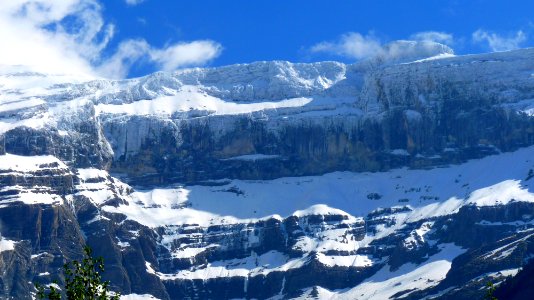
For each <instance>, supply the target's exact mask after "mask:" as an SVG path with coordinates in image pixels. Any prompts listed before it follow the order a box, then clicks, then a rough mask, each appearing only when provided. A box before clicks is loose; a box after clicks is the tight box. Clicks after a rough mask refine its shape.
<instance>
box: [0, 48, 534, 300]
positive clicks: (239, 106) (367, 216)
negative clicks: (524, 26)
mask: <svg viewBox="0 0 534 300" xmlns="http://www.w3.org/2000/svg"><path fill="white" fill-rule="evenodd" d="M532 70H534V50H532V49H526V50H519V51H514V52H506V53H493V54H484V55H473V56H465V57H449V58H442V59H435V58H434V59H423V60H420V61H416V62H410V63H400V62H394V61H392V62H387V63H379V62H378V61H374V62H364V63H359V64H354V65H344V64H340V63H336V62H323V63H314V64H291V63H287V62H258V63H253V64H248V65H234V66H228V67H221V68H213V69H190V70H184V71H179V72H175V73H155V74H153V75H150V76H147V77H143V78H138V79H132V80H124V81H108V80H102V79H93V78H78V77H77V78H74V77H72V76H64V75H54V74H37V73H31V72H27V71H26V70H24V69H23V68H20V67H10V68H4V69H2V70H0V220H1V223H0V225H1V227H0V271H1V272H0V274H1V275H0V288H1V293H2V295H3V296H2V297H5V298H13V299H29V298H30V297H31V293H32V291H33V288H32V286H33V282H42V283H49V282H51V280H53V279H59V280H60V281H61V280H62V275H61V267H62V264H63V263H64V262H65V261H69V260H72V259H76V258H79V257H80V256H81V254H82V251H81V249H82V247H83V245H84V244H88V245H90V246H91V247H92V248H93V249H94V251H95V254H96V255H101V256H103V257H104V259H105V261H106V273H105V276H104V277H105V279H109V280H111V282H112V286H113V289H115V290H117V291H120V292H121V293H123V294H130V295H132V294H133V295H138V296H139V295H148V294H150V295H153V296H154V297H157V298H159V299H182V298H189V299H204V298H219V299H231V298H258V299H266V298H275V299H278V298H280V299H281V298H300V299H307V298H314V297H316V298H317V297H318V298H341V299H346V298H365V299H386V298H390V297H392V298H408V299H420V298H423V297H430V298H432V297H438V298H439V297H441V298H444V299H448V298H462V299H463V298H465V299H467V298H472V297H478V296H480V295H481V294H483V292H484V289H481V288H482V287H484V286H485V284H486V282H487V281H492V282H494V283H496V284H497V283H499V282H501V281H502V280H504V279H505V278H507V277H510V276H513V275H515V274H516V273H517V272H518V271H519V269H520V268H521V267H522V266H523V265H525V264H527V263H528V261H529V259H530V257H531V256H532V254H533V249H532V246H531V242H532V241H531V240H532V229H533V228H532V226H533V224H534V220H533V216H534V211H533V210H534V206H533V203H534V194H533V192H532V187H531V186H532V182H533V180H534V173H533V171H532V170H533V169H534V161H533V160H532V157H533V156H532V154H533V153H534V148H532V145H534V119H533V115H534V113H533V111H534V104H533V103H534V102H533V101H532V100H531V99H533V98H534V95H533V94H534V92H533V91H534V81H532V74H531V72H532ZM110 174H112V175H110ZM139 297H141V296H139Z"/></svg>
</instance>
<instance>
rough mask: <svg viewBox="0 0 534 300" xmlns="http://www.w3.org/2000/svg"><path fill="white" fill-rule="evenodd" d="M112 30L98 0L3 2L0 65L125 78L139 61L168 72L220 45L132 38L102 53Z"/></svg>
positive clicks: (203, 58)
mask: <svg viewBox="0 0 534 300" xmlns="http://www.w3.org/2000/svg"><path fill="white" fill-rule="evenodd" d="M65 20H68V22H65ZM114 31H115V28H114V25H113V24H108V23H106V22H105V21H104V19H103V16H102V12H101V6H100V3H99V2H98V1H97V0H2V5H0V40H1V41H2V47H0V64H4V65H25V66H28V67H30V68H31V69H33V70H35V71H42V72H57V73H76V74H80V73H81V74H88V75H92V76H104V77H114V78H115V77H124V76H127V75H128V71H129V69H130V67H131V66H132V65H133V64H134V63H136V62H139V61H144V62H145V63H150V64H154V65H157V66H158V67H161V68H162V69H164V70H169V71H170V70H174V69H176V68H180V67H184V66H191V65H202V64H205V63H207V62H209V61H210V60H212V59H213V58H215V57H217V56H218V55H219V54H220V52H221V49H222V47H221V45H220V44H218V43H216V42H213V41H204V40H202V41H192V42H189V43H183V42H181V43H176V44H173V45H169V46H166V47H164V48H162V49H158V48H154V47H152V46H150V45H149V44H148V43H147V42H146V41H145V40H143V39H132V40H124V41H121V42H120V43H119V46H118V48H117V50H116V51H115V53H114V54H112V55H111V56H109V57H104V54H103V53H104V50H106V49H107V47H108V44H109V41H110V40H111V39H112V38H113V35H114Z"/></svg>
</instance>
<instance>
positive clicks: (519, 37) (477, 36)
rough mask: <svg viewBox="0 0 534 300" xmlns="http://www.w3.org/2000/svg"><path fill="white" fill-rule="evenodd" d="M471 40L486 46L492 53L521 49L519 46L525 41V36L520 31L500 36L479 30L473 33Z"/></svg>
mask: <svg viewBox="0 0 534 300" xmlns="http://www.w3.org/2000/svg"><path fill="white" fill-rule="evenodd" d="M472 38H473V42H475V43H479V44H486V45H487V46H488V47H489V48H490V49H491V50H492V51H508V50H514V49H518V48H521V44H523V43H524V42H525V41H526V40H527V35H526V34H525V33H524V32H523V31H522V30H518V31H517V32H515V33H514V34H510V35H508V36H501V35H498V34H496V33H494V32H488V31H485V30H482V29H479V30H477V31H475V32H473V35H472Z"/></svg>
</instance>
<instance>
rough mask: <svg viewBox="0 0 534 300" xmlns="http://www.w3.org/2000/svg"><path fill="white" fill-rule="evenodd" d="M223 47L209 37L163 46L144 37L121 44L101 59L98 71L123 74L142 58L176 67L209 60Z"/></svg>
mask: <svg viewBox="0 0 534 300" xmlns="http://www.w3.org/2000/svg"><path fill="white" fill-rule="evenodd" d="M221 51H222V46H221V45H220V44H218V43H216V42H213V41H209V40H205V41H193V42H189V43H178V44H174V45H170V46H167V47H164V48H154V47H151V46H150V45H149V44H148V43H147V42H146V41H145V40H143V39H138V40H127V41H124V42H122V43H121V44H120V45H119V48H118V50H117V51H116V52H115V54H113V56H111V57H110V58H108V59H107V60H105V61H103V62H102V64H101V65H100V66H99V67H98V68H97V71H98V73H100V74H106V75H107V77H111V78H122V77H125V76H126V75H127V74H128V70H129V69H130V68H131V66H132V65H133V64H134V63H136V62H137V61H139V60H145V61H149V62H152V63H154V64H155V65H156V66H157V67H158V68H159V69H161V70H163V71H173V70H176V69H178V68H181V67H187V66H195V65H203V64H206V63H208V62H209V61H210V60H212V59H214V58H216V57H217V56H219V54H220V53H221Z"/></svg>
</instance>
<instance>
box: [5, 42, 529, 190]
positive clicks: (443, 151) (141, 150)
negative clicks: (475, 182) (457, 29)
mask: <svg viewBox="0 0 534 300" xmlns="http://www.w3.org/2000/svg"><path fill="white" fill-rule="evenodd" d="M533 58H534V50H532V49H527V50H518V51H513V52H506V53H492V54H483V55H471V56H461V57H452V58H444V59H434V60H426V61H425V60H423V61H420V62H413V63H404V64H394V65H387V64H386V65H373V64H372V63H370V62H367V63H360V64H355V65H343V64H340V63H335V62H324V63H313V64H291V63H287V62H258V63H253V64H249V65H233V66H228V67H221V68H213V69H190V70H185V71H180V72H176V73H155V74H153V75H150V76H147V77H143V78H139V79H133V80H126V81H105V80H97V81H95V80H93V81H83V80H80V82H79V83H58V84H55V85H52V86H48V87H47V88H46V92H41V93H42V94H38V95H37V97H40V98H41V99H42V100H41V102H39V105H35V104H36V103H32V101H30V100H23V101H20V99H19V98H17V96H16V95H17V93H18V94H22V95H24V93H25V92H28V90H24V89H21V88H20V87H19V88H18V89H17V88H11V89H7V88H5V89H4V90H3V92H4V93H6V94H7V95H9V96H10V97H12V98H13V99H19V101H15V100H14V102H17V103H15V104H18V105H7V104H6V105H4V107H3V109H2V111H0V116H1V117H3V118H4V119H2V120H4V121H6V124H8V123H7V122H11V125H10V126H2V127H3V128H4V130H3V133H2V136H0V141H2V140H3V143H0V145H2V147H0V150H2V148H4V151H7V152H8V153H13V154H20V155H42V154H51V155H55V156H57V157H59V158H60V159H61V160H63V161H65V162H67V163H68V164H69V165H72V166H75V167H90V166H94V167H99V168H105V169H110V170H111V171H112V172H115V173H124V174H126V175H128V177H129V181H130V182H132V183H144V184H163V183H172V182H201V181H204V180H208V179H217V178H242V179H268V178H278V177H283V176H302V175H313V174H323V173H325V172H332V171H338V170H347V171H378V170H387V169H390V168H394V167H400V166H410V167H416V168H417V167H427V166H433V165H442V164H446V163H457V162H462V161H465V160H466V159H470V158H476V157H483V156H485V155H488V154H492V153H498V152H499V151H510V150H514V149H517V148H519V147H524V146H528V145H532V144H534V122H533V121H532V116H531V115H532V111H531V110H532V108H531V106H532V104H531V102H530V100H529V99H532V98H534V95H533V94H534V81H533V79H532V70H534V59H533ZM17 74H18V73H17ZM9 76H11V77H9ZM25 76H26V77H32V76H36V75H35V74H26V75H25V74H24V73H22V74H18V77H20V78H18V80H21V81H23V80H24V79H25ZM40 76H45V75H40ZM5 77H6V78H12V77H16V76H14V75H13V74H8V75H5ZM30 79H31V78H30ZM28 80H29V79H28ZM61 80H63V81H65V80H68V78H67V79H65V78H60V79H58V81H59V82H61ZM28 93H29V92H28ZM21 98H25V97H21ZM27 98H30V96H27ZM21 102H22V103H21ZM25 102H29V103H30V105H28V106H25ZM33 102H35V101H33ZM9 120H11V121H9ZM13 120H15V121H16V122H13ZM31 120H33V121H31ZM4 121H3V122H4ZM30 121H31V122H30ZM13 123H18V124H19V126H16V125H13ZM36 124H37V125H36Z"/></svg>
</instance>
